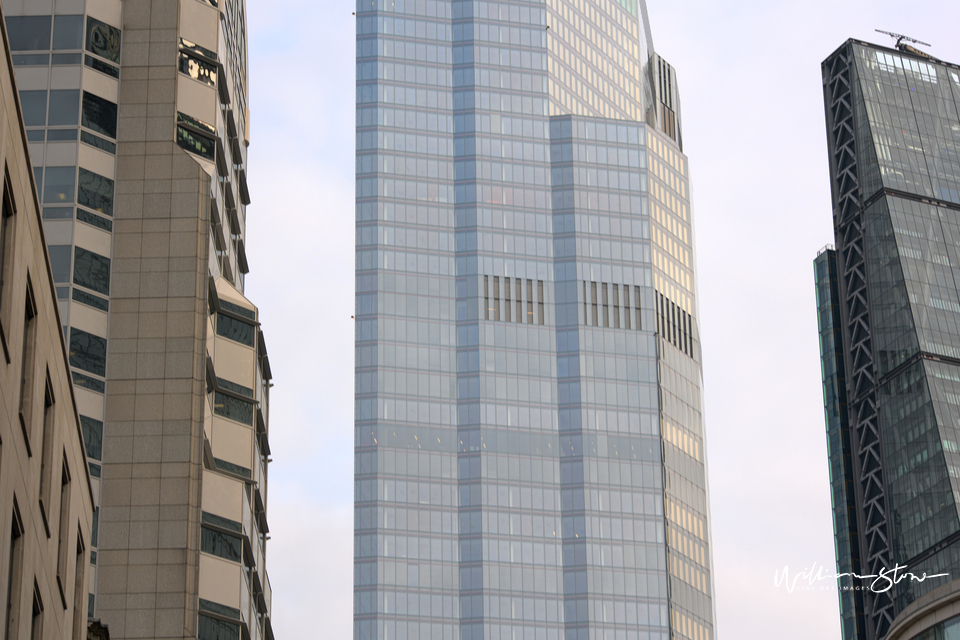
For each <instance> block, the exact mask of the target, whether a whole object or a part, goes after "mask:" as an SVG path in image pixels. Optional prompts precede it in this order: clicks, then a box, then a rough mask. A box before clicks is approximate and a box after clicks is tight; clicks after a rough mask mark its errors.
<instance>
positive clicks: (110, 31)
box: [87, 17, 120, 63]
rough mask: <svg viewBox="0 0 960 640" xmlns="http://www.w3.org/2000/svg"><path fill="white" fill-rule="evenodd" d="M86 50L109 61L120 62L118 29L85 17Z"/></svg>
mask: <svg viewBox="0 0 960 640" xmlns="http://www.w3.org/2000/svg"><path fill="white" fill-rule="evenodd" d="M87 51H89V52H90V53H95V54H97V55H98V56H100V57H101V58H106V59H107V60H109V61H110V62H117V63H119V62H120V29H117V28H116V27H111V26H110V25H108V24H106V23H103V22H100V21H99V20H96V19H94V18H90V17H88V18H87Z"/></svg>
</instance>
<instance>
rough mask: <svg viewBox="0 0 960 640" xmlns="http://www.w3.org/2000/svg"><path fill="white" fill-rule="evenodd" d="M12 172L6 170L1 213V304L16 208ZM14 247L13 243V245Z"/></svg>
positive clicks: (0, 302)
mask: <svg viewBox="0 0 960 640" xmlns="http://www.w3.org/2000/svg"><path fill="white" fill-rule="evenodd" d="M10 184H11V183H10V173H9V172H8V171H5V172H4V179H3V210H2V213H0V305H2V304H3V302H2V301H3V292H4V284H5V282H6V279H7V269H6V267H7V258H8V257H9V256H8V255H7V253H8V251H7V245H8V244H10V238H9V236H10V231H11V229H12V225H11V224H10V219H11V218H12V217H13V214H14V213H15V211H16V209H15V207H14V201H13V190H12V189H11V186H10ZM11 248H12V245H11Z"/></svg>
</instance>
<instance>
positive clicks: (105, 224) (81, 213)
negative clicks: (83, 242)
mask: <svg viewBox="0 0 960 640" xmlns="http://www.w3.org/2000/svg"><path fill="white" fill-rule="evenodd" d="M77 220H79V221H80V222H86V223H87V224H92V225H93V226H95V227H97V228H98V229H104V230H106V231H113V222H111V221H110V220H108V219H107V218H104V217H103V216H98V215H97V214H95V213H90V212H89V211H87V210H86V209H77Z"/></svg>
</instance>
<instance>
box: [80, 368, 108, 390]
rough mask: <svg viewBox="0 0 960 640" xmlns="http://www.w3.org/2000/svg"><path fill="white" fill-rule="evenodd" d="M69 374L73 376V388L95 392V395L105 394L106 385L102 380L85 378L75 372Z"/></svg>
mask: <svg viewBox="0 0 960 640" xmlns="http://www.w3.org/2000/svg"><path fill="white" fill-rule="evenodd" d="M71 373H72V375H73V386H75V387H82V388H84V389H89V390H90V391H96V392H97V393H106V391H107V385H106V384H105V383H104V382H103V380H97V379H96V378H91V377H90V376H85V375H83V374H82V373H77V372H76V371H73V372H71Z"/></svg>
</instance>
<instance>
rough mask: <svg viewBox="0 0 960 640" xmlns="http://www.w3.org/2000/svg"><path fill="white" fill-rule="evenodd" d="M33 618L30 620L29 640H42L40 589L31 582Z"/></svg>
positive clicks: (35, 582) (34, 582)
mask: <svg viewBox="0 0 960 640" xmlns="http://www.w3.org/2000/svg"><path fill="white" fill-rule="evenodd" d="M32 613H33V618H32V619H31V620H30V640H42V638H43V600H42V599H41V598H40V587H39V586H37V581H36V580H34V581H33V608H32Z"/></svg>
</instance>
